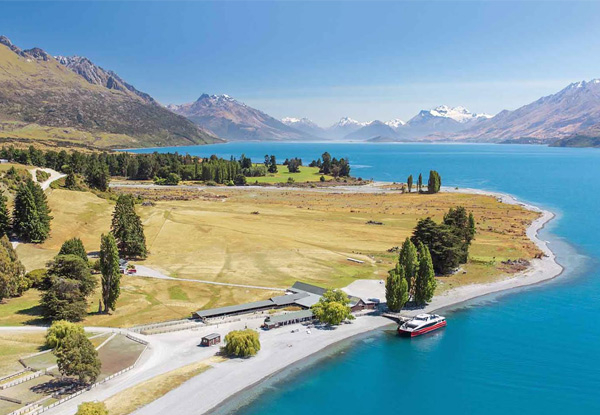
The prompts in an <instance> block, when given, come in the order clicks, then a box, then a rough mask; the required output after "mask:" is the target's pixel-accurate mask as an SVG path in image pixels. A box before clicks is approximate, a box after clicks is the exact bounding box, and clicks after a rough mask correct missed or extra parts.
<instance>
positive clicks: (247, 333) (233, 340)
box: [222, 329, 260, 357]
mask: <svg viewBox="0 0 600 415" xmlns="http://www.w3.org/2000/svg"><path fill="white" fill-rule="evenodd" d="M222 350H223V353H224V354H225V355H226V356H231V357H250V356H254V355H255V354H256V353H258V351H259V350H260V340H259V338H258V333H257V332H256V331H254V330H251V329H246V330H234V331H230V332H229V333H228V334H227V335H226V336H225V346H223V348H222Z"/></svg>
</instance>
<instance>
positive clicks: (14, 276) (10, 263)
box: [0, 235, 30, 302]
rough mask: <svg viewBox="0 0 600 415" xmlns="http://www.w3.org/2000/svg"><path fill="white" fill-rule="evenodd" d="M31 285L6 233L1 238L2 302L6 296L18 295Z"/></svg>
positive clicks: (0, 273) (0, 272)
mask: <svg viewBox="0 0 600 415" xmlns="http://www.w3.org/2000/svg"><path fill="white" fill-rule="evenodd" d="M29 287H30V283H29V281H28V280H27V278H25V267H24V266H23V264H21V261H19V258H18V257H17V253H16V252H15V250H14V249H13V247H12V244H11V243H10V241H9V240H8V237H7V236H6V235H3V236H2V237H1V238H0V302H1V301H2V300H3V299H5V298H10V297H18V296H20V295H22V294H23V292H25V291H26V290H27V289H28V288H29Z"/></svg>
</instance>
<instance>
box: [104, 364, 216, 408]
mask: <svg viewBox="0 0 600 415" xmlns="http://www.w3.org/2000/svg"><path fill="white" fill-rule="evenodd" d="M219 359H222V358H218V357H215V358H211V359H208V360H205V361H201V362H196V363H192V364H190V365H187V366H184V367H181V368H179V369H175V370H172V371H171V372H167V373H165V374H162V375H159V376H156V377H154V378H152V379H150V380H147V381H146V382H143V383H140V384H139V385H136V386H133V387H131V388H129V389H125V390H124V391H122V392H119V393H118V394H116V395H114V396H111V397H110V398H109V399H108V400H107V401H106V402H105V404H106V407H107V409H108V411H109V413H110V414H111V415H127V414H130V413H132V412H134V411H135V410H136V409H139V408H141V407H142V406H145V405H148V404H149V403H151V402H153V401H155V400H157V399H158V398H160V397H162V396H163V395H166V394H167V393H168V392H169V391H171V390H173V389H175V388H177V387H179V386H180V385H182V384H183V383H184V382H186V381H188V380H189V379H191V378H193V377H194V376H197V375H199V374H200V373H202V372H204V371H206V370H208V369H210V368H211V363H212V362H215V361H217V360H219Z"/></svg>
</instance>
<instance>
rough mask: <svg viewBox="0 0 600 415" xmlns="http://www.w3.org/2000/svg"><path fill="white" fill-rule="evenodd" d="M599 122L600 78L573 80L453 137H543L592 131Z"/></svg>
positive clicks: (495, 138)
mask: <svg viewBox="0 0 600 415" xmlns="http://www.w3.org/2000/svg"><path fill="white" fill-rule="evenodd" d="M599 124H600V79H592V80H591V81H588V82H586V81H580V82H574V83H572V84H570V85H568V86H567V87H566V88H564V89H562V90H561V91H559V92H557V93H556V94H552V95H548V96H546V97H543V98H540V99H538V100H537V101H535V102H532V103H531V104H528V105H525V106H523V107H521V108H518V109H516V110H514V111H507V110H504V111H502V112H500V113H499V114H498V115H496V116H495V117H493V118H490V119H488V120H484V121H482V122H480V123H477V124H475V125H473V126H472V127H470V128H468V129H466V130H464V131H461V132H460V133H459V134H456V135H454V136H453V137H452V138H454V139H460V140H471V141H492V142H493V141H506V140H522V139H525V138H529V139H541V140H545V141H549V142H551V141H554V140H557V139H562V138H564V137H570V136H572V135H576V134H579V133H582V134H586V135H589V134H590V131H592V132H593V131H595V130H594V126H597V125H599Z"/></svg>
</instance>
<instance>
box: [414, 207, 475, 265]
mask: <svg viewBox="0 0 600 415" xmlns="http://www.w3.org/2000/svg"><path fill="white" fill-rule="evenodd" d="M475 233H476V230H475V218H474V217H473V213H469V214H467V211H466V209H465V208H464V207H462V206H459V207H457V208H451V209H450V210H449V211H448V213H446V214H445V215H444V219H443V221H442V223H439V224H438V223H436V222H435V221H434V220H433V219H431V218H429V217H428V218H426V219H421V220H420V221H419V222H418V223H417V226H416V227H415V229H414V231H413V236H412V238H411V239H412V241H413V243H415V244H419V243H422V244H423V245H425V246H427V248H428V249H429V251H430V252H431V258H432V260H433V268H434V270H435V272H437V273H438V274H448V273H450V272H452V271H453V270H455V269H456V268H458V266H459V265H460V264H464V263H466V262H467V260H468V258H469V246H470V245H471V242H472V241H473V239H474V238H475Z"/></svg>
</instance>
